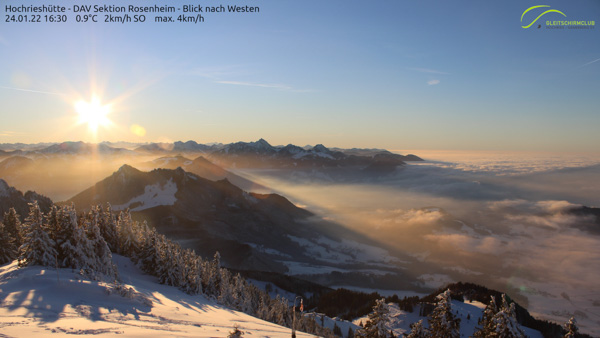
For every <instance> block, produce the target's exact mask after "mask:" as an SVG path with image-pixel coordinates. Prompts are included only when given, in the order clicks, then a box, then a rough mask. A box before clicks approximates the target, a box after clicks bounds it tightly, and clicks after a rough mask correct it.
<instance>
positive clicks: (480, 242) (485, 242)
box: [423, 234, 510, 255]
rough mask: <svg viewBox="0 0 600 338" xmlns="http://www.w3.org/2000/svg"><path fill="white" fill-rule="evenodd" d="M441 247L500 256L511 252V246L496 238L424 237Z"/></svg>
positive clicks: (440, 235) (432, 235)
mask: <svg viewBox="0 0 600 338" xmlns="http://www.w3.org/2000/svg"><path fill="white" fill-rule="evenodd" d="M423 238H424V239H426V240H428V241H432V242H437V243H438V244H439V245H441V246H450V247H452V248H454V249H459V250H463V251H468V252H476V253H483V254H492V255H498V254H501V253H504V252H506V251H508V250H510V248H509V246H508V245H507V244H506V243H504V242H503V241H501V240H500V239H498V238H496V237H491V236H486V237H482V238H477V237H471V236H469V235H464V234H429V235H425V236H424V237H423Z"/></svg>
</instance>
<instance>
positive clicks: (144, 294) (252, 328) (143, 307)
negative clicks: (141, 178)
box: [0, 255, 311, 337]
mask: <svg viewBox="0 0 600 338" xmlns="http://www.w3.org/2000/svg"><path fill="white" fill-rule="evenodd" d="M113 258H114V260H115V262H116V263H117V265H118V268H119V273H120V277H121V279H122V281H123V282H124V283H125V284H123V285H122V286H121V290H127V289H131V290H130V291H129V292H128V293H129V294H128V296H122V295H121V294H122V293H123V292H120V291H119V289H118V288H117V287H116V286H115V285H112V284H108V283H104V282H96V281H89V280H86V279H85V278H83V277H82V276H80V275H79V274H78V273H76V272H74V271H72V270H70V269H59V270H58V271H57V270H56V269H49V268H45V267H41V266H32V267H26V268H18V266H17V263H16V262H13V263H12V264H8V265H4V266H1V267H0V332H1V334H0V336H2V337H46V336H47V337H57V336H63V335H65V336H66V335H72V334H94V335H110V336H114V335H115V334H120V335H122V336H124V337H165V336H176V337H227V336H228V334H229V333H230V332H231V331H233V328H234V326H237V327H239V329H240V330H241V331H242V332H244V336H251V337H289V336H290V335H291V330H290V329H288V328H285V327H282V326H278V325H275V324H272V323H269V322H266V321H263V320H260V319H257V318H254V317H252V316H249V315H247V314H245V313H241V312H238V311H234V310H231V309H228V308H226V307H223V306H221V305H218V304H216V303H215V302H213V301H211V300H209V299H207V298H205V297H204V296H190V295H187V294H185V293H183V292H181V291H179V290H178V289H176V288H173V287H169V286H165V285H160V284H158V283H156V280H155V278H154V277H151V276H148V275H144V274H143V273H142V272H141V271H140V270H138V269H137V267H135V266H134V264H133V263H132V262H131V261H130V260H129V259H127V258H125V257H122V256H117V255H114V256H113ZM125 294H127V292H125ZM297 336H298V337H311V336H310V335H308V334H303V333H300V332H298V333H297Z"/></svg>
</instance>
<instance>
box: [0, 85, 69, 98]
mask: <svg viewBox="0 0 600 338" xmlns="http://www.w3.org/2000/svg"><path fill="white" fill-rule="evenodd" d="M0 89H7V90H17V91H20V92H28V93H37V94H49V95H59V96H66V95H65V94H62V93H56V92H46V91H42V90H33V89H24V88H14V87H5V86H0Z"/></svg>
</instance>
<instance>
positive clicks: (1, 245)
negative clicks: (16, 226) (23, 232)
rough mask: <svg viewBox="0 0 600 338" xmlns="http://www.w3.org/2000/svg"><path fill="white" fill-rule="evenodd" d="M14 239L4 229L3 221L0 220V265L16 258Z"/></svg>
mask: <svg viewBox="0 0 600 338" xmlns="http://www.w3.org/2000/svg"><path fill="white" fill-rule="evenodd" d="M15 242H16V240H15V239H14V238H13V237H12V234H11V233H10V232H8V231H6V226H4V223H1V222H0V265H2V264H6V263H9V262H12V261H13V260H15V259H16V258H17V246H16V245H15Z"/></svg>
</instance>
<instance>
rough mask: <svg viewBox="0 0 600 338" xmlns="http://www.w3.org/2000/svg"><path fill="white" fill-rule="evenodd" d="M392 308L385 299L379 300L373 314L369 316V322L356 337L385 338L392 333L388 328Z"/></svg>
mask: <svg viewBox="0 0 600 338" xmlns="http://www.w3.org/2000/svg"><path fill="white" fill-rule="evenodd" d="M389 314H390V308H389V306H388V305H387V304H386V303H385V299H384V298H382V299H378V300H376V301H375V306H373V312H371V313H370V314H369V320H368V321H367V323H366V324H365V327H364V328H363V329H360V330H358V331H357V332H356V336H359V337H369V338H385V337H388V336H389V333H390V331H389V330H388V328H387V327H386V324H387V323H388V321H389Z"/></svg>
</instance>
